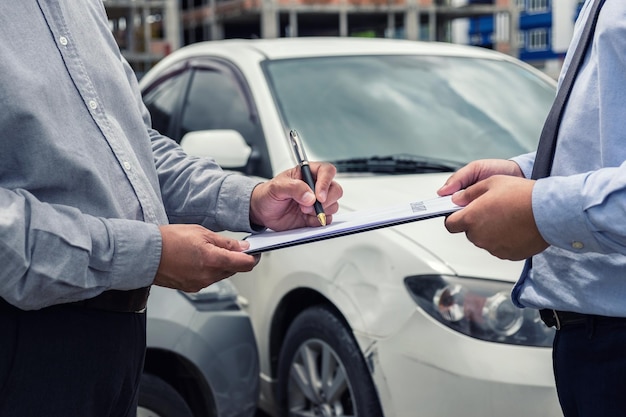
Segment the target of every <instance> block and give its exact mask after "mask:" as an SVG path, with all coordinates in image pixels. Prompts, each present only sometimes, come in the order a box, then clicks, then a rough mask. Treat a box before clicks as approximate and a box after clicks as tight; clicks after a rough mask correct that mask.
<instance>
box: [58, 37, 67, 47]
mask: <svg viewBox="0 0 626 417" xmlns="http://www.w3.org/2000/svg"><path fill="white" fill-rule="evenodd" d="M59 42H60V43H61V45H63V46H65V45H67V38H66V37H65V36H61V37H60V38H59Z"/></svg>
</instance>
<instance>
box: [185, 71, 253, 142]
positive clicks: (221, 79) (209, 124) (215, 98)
mask: <svg viewBox="0 0 626 417" xmlns="http://www.w3.org/2000/svg"><path fill="white" fill-rule="evenodd" d="M208 129H234V130H237V131H238V132H240V133H241V134H242V136H243V137H244V138H247V140H248V142H249V141H250V140H249V139H248V138H249V137H250V136H251V134H252V132H254V130H255V129H256V126H255V123H254V116H253V115H252V114H251V113H250V109H249V105H248V102H247V100H246V97H245V95H244V94H243V92H242V91H241V88H240V87H239V83H238V82H237V80H236V78H234V77H233V76H232V75H231V74H229V73H228V72H226V71H219V70H216V69H208V68H206V69H205V68H198V69H196V70H195V71H194V72H193V78H192V80H191V86H190V88H189V92H188V94H187V98H186V100H185V104H184V107H183V114H182V118H181V130H182V132H181V135H184V134H185V133H188V132H191V131H195V130H208Z"/></svg>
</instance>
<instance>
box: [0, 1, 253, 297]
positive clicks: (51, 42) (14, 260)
mask: <svg viewBox="0 0 626 417" xmlns="http://www.w3.org/2000/svg"><path fill="white" fill-rule="evenodd" d="M0 57H1V59H0V296H1V297H2V298H4V299H5V300H7V301H8V302H10V303H12V304H14V305H17V306H19V307H21V308H23V309H38V308H42V307H45V306H48V305H52V304H58V303H63V302H70V301H76V300H80V299H86V298H91V297H94V296H96V295H98V294H99V293H101V292H102V291H104V290H108V289H117V290H128V289H133V288H139V287H143V286H146V285H150V284H151V282H152V280H153V279H154V276H155V273H156V270H157V267H158V265H159V261H160V255H161V235H160V233H159V230H158V227H157V225H160V224H166V223H168V219H169V221H170V222H173V223H174V222H176V223H190V222H194V223H201V224H203V225H204V226H205V227H207V228H210V229H212V230H224V229H228V230H242V231H250V230H251V229H250V224H249V211H248V210H249V198H250V194H251V192H252V188H253V187H254V185H255V184H256V182H255V181H252V180H251V179H248V178H247V177H244V176H241V175H233V174H226V173H224V172H223V171H222V170H221V169H220V168H219V167H218V166H217V165H216V164H215V163H214V162H213V161H212V160H199V159H196V158H189V157H187V156H186V155H185V154H184V153H183V152H182V150H181V149H180V148H179V147H178V145H177V144H176V143H175V142H173V141H171V140H170V139H168V138H166V137H163V136H161V135H160V134H159V133H158V132H156V131H154V130H152V129H151V128H150V117H149V115H148V112H147V111H146V109H145V107H144V106H143V104H142V102H141V95H140V92H139V90H138V88H137V83H136V80H135V76H134V73H133V72H132V70H131V69H130V67H129V66H128V64H127V63H126V61H125V60H124V59H123V58H122V56H121V55H120V51H119V49H118V46H117V45H116V43H115V40H114V38H113V36H112V34H111V32H110V29H109V25H108V19H107V17H106V13H105V10H104V6H103V4H102V1H101V0H80V1H76V0H38V1H37V0H23V1H22V0H20V1H16V2H0Z"/></svg>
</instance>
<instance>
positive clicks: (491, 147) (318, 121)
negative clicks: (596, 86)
mask: <svg viewBox="0 0 626 417" xmlns="http://www.w3.org/2000/svg"><path fill="white" fill-rule="evenodd" d="M265 71H266V74H267V77H268V79H269V83H270V86H271V88H272V90H273V94H274V99H275V100H276V102H277V105H278V107H279V109H280V111H281V113H282V116H283V119H284V120H285V121H286V123H287V124H288V125H289V126H298V131H299V132H300V133H301V134H302V136H303V140H304V141H305V142H306V147H307V151H308V153H309V157H311V158H315V159H322V160H331V161H335V160H339V159H349V158H368V157H371V156H374V155H398V154H406V155H416V156H421V157H425V158H432V159H438V160H448V161H455V162H458V163H459V164H464V163H467V162H469V161H472V160H474V159H481V158H508V157H511V156H514V155H518V154H520V153H524V152H528V151H531V150H532V149H535V148H536V144H537V139H538V137H539V134H540V131H541V126H542V124H543V122H544V120H545V116H546V114H547V112H548V110H549V108H550V105H551V103H552V100H553V99H554V92H555V89H554V85H553V84H551V83H549V82H547V81H545V79H543V78H540V77H539V76H537V75H536V74H535V73H533V72H531V71H529V70H528V69H526V68H525V67H522V66H519V65H516V64H513V63H510V62H508V61H504V60H493V59H477V58H466V57H446V56H403V55H400V56H340V57H329V58H328V57H327V58H307V59H290V60H275V61H270V62H268V63H267V64H266V66H265Z"/></svg>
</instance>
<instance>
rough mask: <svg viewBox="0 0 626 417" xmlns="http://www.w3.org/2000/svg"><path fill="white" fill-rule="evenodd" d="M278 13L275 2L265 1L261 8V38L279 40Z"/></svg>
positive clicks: (271, 0) (272, 0)
mask: <svg viewBox="0 0 626 417" xmlns="http://www.w3.org/2000/svg"><path fill="white" fill-rule="evenodd" d="M279 34H280V32H279V30H278V13H277V11H276V4H275V2H274V0H263V3H262V6H261V37H262V38H278V37H279Z"/></svg>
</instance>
